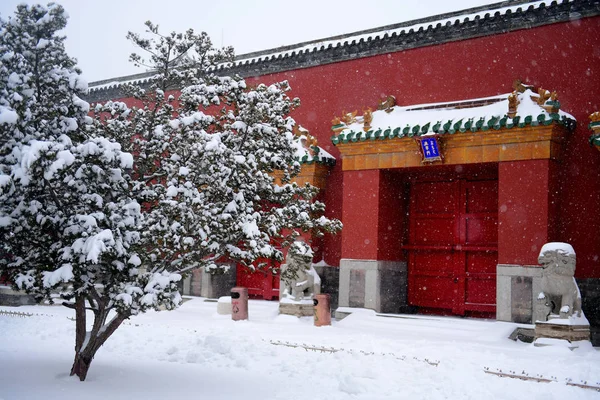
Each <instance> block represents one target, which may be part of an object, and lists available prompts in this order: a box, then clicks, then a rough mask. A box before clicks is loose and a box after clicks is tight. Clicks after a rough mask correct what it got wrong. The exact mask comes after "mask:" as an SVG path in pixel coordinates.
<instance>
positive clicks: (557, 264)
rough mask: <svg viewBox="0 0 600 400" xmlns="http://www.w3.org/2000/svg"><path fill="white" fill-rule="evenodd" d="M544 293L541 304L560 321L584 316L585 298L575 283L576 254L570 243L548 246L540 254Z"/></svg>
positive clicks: (549, 244)
mask: <svg viewBox="0 0 600 400" xmlns="http://www.w3.org/2000/svg"><path fill="white" fill-rule="evenodd" d="M538 262H539V263H540V264H541V265H542V268H543V272H542V292H540V294H539V296H538V301H540V302H542V303H543V304H544V305H545V306H546V307H547V310H548V313H547V316H550V315H552V314H555V315H558V316H559V317H560V318H569V317H570V316H571V315H574V314H575V315H577V316H578V317H579V316H581V294H580V292H579V288H578V287H577V283H576V282H575V278H574V277H573V276H574V275H575V251H574V250H573V247H572V246H571V245H570V244H568V243H560V242H556V243H546V244H545V245H544V246H543V247H542V249H541V250H540V255H539V257H538Z"/></svg>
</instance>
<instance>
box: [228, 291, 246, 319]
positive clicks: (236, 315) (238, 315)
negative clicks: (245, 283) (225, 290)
mask: <svg viewBox="0 0 600 400" xmlns="http://www.w3.org/2000/svg"><path fill="white" fill-rule="evenodd" d="M231 319H232V320H234V321H241V320H244V319H248V288H245V287H234V288H233V289H231Z"/></svg>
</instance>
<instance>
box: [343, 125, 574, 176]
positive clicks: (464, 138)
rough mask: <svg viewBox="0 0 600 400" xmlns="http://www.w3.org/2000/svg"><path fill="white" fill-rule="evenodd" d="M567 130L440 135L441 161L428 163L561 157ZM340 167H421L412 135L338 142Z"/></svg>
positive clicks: (547, 127) (537, 128) (536, 128)
mask: <svg viewBox="0 0 600 400" xmlns="http://www.w3.org/2000/svg"><path fill="white" fill-rule="evenodd" d="M566 132H567V130H566V128H564V127H563V126H562V125H559V124H556V123H553V124H551V125H544V126H526V127H524V128H512V129H506V128H503V129H499V130H489V131H485V132H481V131H480V132H465V133H455V134H444V135H440V136H439V138H440V140H439V141H440V152H441V154H442V157H443V161H441V162H433V163H427V164H428V165H440V164H444V165H456V164H476V163H487V162H499V161H522V160H538V159H553V160H557V159H559V157H560V153H561V148H562V145H563V142H564V137H565V134H566ZM337 147H338V148H339V150H340V153H341V155H342V170H344V171H358V170H365V169H384V168H408V167H421V166H423V165H424V164H423V163H422V157H421V153H420V151H419V145H418V143H417V142H416V141H415V139H414V138H408V137H404V138H393V139H384V140H366V141H364V142H352V143H350V142H349V143H339V144H338V145H337Z"/></svg>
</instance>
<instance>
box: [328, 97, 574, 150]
mask: <svg viewBox="0 0 600 400" xmlns="http://www.w3.org/2000/svg"><path fill="white" fill-rule="evenodd" d="M509 95H510V93H507V94H504V95H500V96H494V97H488V98H485V99H476V100H468V101H461V102H455V103H446V104H423V105H418V106H408V107H399V106H395V107H393V108H392V109H391V111H390V112H386V111H383V110H379V111H374V112H373V120H372V122H371V127H370V129H369V130H368V131H367V132H365V131H364V129H363V126H364V124H363V121H362V117H357V118H356V119H357V121H356V122H354V123H352V124H350V125H345V124H341V125H342V126H343V127H344V129H343V130H341V131H340V132H339V133H337V134H336V135H334V136H333V137H332V138H331V140H332V142H333V143H334V144H335V145H337V144H339V143H349V142H358V141H365V140H386V139H392V138H403V137H414V136H423V135H434V134H455V133H464V132H486V131H492V132H493V131H497V130H499V129H503V128H504V129H512V128H523V127H525V126H539V125H550V124H552V123H553V122H557V123H559V124H562V125H564V126H566V127H567V128H569V129H572V128H574V126H575V123H576V121H575V118H574V117H573V116H571V115H570V114H568V113H566V112H563V111H560V110H559V111H558V112H556V113H549V112H548V111H546V110H545V109H544V108H543V107H541V106H540V105H538V104H537V102H536V101H535V100H534V99H536V98H538V97H539V96H538V95H537V94H535V93H533V92H532V91H531V90H526V91H525V92H523V93H519V94H518V98H519V104H518V107H517V112H516V115H515V117H514V118H510V117H509V116H508V115H507V113H508V96H509ZM478 104H479V105H478ZM482 104H483V105H482ZM545 104H546V105H549V106H557V107H560V103H559V102H558V101H554V102H552V101H548V102H546V103H545ZM466 105H468V106H466ZM335 128H340V125H337V126H335V127H333V128H332V129H335Z"/></svg>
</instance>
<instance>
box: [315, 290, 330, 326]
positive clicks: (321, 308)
mask: <svg viewBox="0 0 600 400" xmlns="http://www.w3.org/2000/svg"><path fill="white" fill-rule="evenodd" d="M313 304H314V306H315V326H325V325H331V309H330V306H329V295H328V294H315V295H314V296H313Z"/></svg>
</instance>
